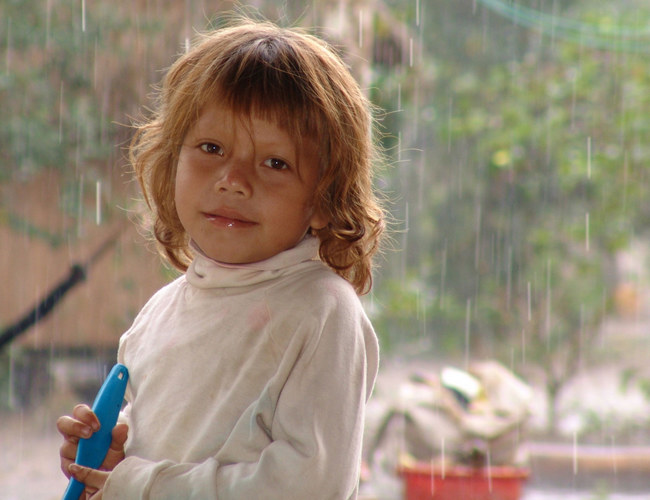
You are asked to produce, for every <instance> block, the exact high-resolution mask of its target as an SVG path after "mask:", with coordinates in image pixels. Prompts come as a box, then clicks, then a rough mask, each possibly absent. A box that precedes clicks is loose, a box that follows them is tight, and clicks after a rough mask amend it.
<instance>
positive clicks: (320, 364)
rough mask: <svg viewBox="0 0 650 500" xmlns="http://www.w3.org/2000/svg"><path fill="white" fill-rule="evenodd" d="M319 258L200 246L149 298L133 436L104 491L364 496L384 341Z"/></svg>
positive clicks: (138, 340) (136, 353)
mask: <svg viewBox="0 0 650 500" xmlns="http://www.w3.org/2000/svg"><path fill="white" fill-rule="evenodd" d="M317 255H318V240H317V239H316V238H313V237H307V238H306V239H305V240H303V241H302V242H301V243H300V244H299V245H298V246H296V247H295V248H292V249H290V250H287V251H285V252H282V253H281V254H278V255H276V256H274V257H272V258H270V259H268V260H266V261H263V262H259V263H254V264H247V265H242V266H229V265H223V264H219V263H217V262H214V261H212V260H210V259H209V258H207V257H206V256H204V255H202V254H200V253H199V254H198V255H197V256H196V258H195V259H194V261H193V262H192V264H191V265H190V267H189V269H188V271H187V272H186V273H185V275H184V276H181V277H180V278H178V279H176V280H175V281H173V282H172V283H170V284H169V285H167V286H166V287H164V288H162V289H161V290H159V291H158V292H157V293H156V294H155V295H154V296H153V297H152V298H151V299H150V300H149V302H148V303H147V304H146V305H145V307H144V308H143V309H142V310H141V311H140V313H139V314H138V316H137V317H136V319H135V321H134V323H133V325H132V327H131V328H130V329H129V330H128V331H127V332H126V333H125V334H124V335H123V336H122V338H121V340H120V347H119V352H118V360H119V361H120V362H121V363H124V364H125V365H126V366H127V368H128V369H129V375H130V378H129V387H128V390H127V406H126V407H125V409H124V412H123V415H122V418H123V420H124V421H126V423H127V424H128V425H129V438H128V441H127V444H126V458H125V459H124V460H123V461H122V462H120V464H118V466H117V467H116V468H115V469H114V470H113V471H112V472H111V474H110V475H109V478H108V481H107V482H106V485H105V488H104V495H103V496H104V498H105V499H107V500H111V499H151V500H154V499H155V500H158V499H170V500H171V499H173V500H178V499H197V500H199V499H200V500H208V499H219V500H231V499H238V500H256V499H263V500H273V499H282V500H293V499H295V500H302V499H304V500H308V499H309V500H314V499H318V500H320V499H342V500H346V499H350V498H355V497H356V494H357V485H358V480H359V469H360V462H361V445H362V434H363V423H364V409H365V404H366V401H367V400H368V398H369V397H370V393H371V391H372V387H373V384H374V380H375V376H376V373H377V366H378V347H377V339H376V336H375V333H374V331H373V329H372V326H371V325H370V322H369V321H368V319H367V317H366V315H365V313H364V311H363V308H362V305H361V303H360V301H359V298H358V297H357V295H356V293H355V291H354V289H353V288H352V286H351V285H350V284H349V283H348V282H347V281H345V280H344V279H343V278H341V277H339V276H338V275H336V274H335V273H334V272H332V271H331V270H330V269H329V268H328V267H327V266H326V265H325V264H323V263H322V262H321V261H320V260H318V257H317Z"/></svg>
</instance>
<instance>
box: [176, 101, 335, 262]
mask: <svg viewBox="0 0 650 500" xmlns="http://www.w3.org/2000/svg"><path fill="white" fill-rule="evenodd" d="M318 165H319V158H318V148H317V146H316V144H315V143H314V142H313V141H311V140H308V139H303V140H302V143H301V145H300V148H298V145H297V143H296V142H294V140H292V138H291V137H290V136H289V135H288V134H287V132H286V131H285V130H283V129H282V128H280V127H278V125H277V124H275V123H272V122H268V121H265V120H262V119H260V118H258V117H255V116H252V117H251V119H250V120H248V119H246V120H241V119H239V118H238V117H235V116H234V115H233V113H232V112H231V110H230V109H229V108H228V107H225V106H222V105H220V104H217V103H210V104H208V105H206V106H205V108H204V109H203V110H202V112H201V114H200V115H199V119H198V120H197V122H196V123H195V124H194V126H193V127H192V128H191V129H190V130H189V131H188V133H187V135H186V136H185V140H184V142H183V145H182V147H181V151H180V155H179V159H178V168H177V173H176V195H175V200H176V211H177V212H178V216H179V218H180V221H181V223H182V224H183V227H184V228H185V230H186V231H187V233H188V234H189V235H190V237H191V238H192V239H193V240H194V241H195V242H196V243H197V244H198V246H199V247H200V248H201V250H203V252H204V253H205V254H207V255H208V256H209V257H211V258H212V259H215V260H217V261H220V262H225V263H230V264H243V263H250V262H257V261H260V260H264V259H267V258H269V257H272V256H273V255H275V254H277V253H279V252H282V251H283V250H287V249H289V248H291V247H293V246H295V245H296V244H297V243H299V242H300V240H301V239H302V238H303V237H304V236H305V234H306V232H307V230H308V229H309V227H313V228H314V229H321V228H322V227H324V226H325V225H326V223H327V221H326V220H325V219H324V218H323V216H322V215H321V214H320V213H318V211H316V210H315V209H314V192H315V189H316V185H317V183H318V178H319V168H318Z"/></svg>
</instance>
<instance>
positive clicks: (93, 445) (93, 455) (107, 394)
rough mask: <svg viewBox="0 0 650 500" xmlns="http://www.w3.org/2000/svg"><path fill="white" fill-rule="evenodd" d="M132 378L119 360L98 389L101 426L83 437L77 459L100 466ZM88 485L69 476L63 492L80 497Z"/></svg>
mask: <svg viewBox="0 0 650 500" xmlns="http://www.w3.org/2000/svg"><path fill="white" fill-rule="evenodd" d="M128 379H129V372H128V370H127V369H126V366H124V365H122V364H120V363H118V364H116V365H115V366H114V367H113V369H112V370H111V371H110V373H109V374H108V377H106V380H105V381H104V384H103V385H102V387H101V389H99V392H98V393H97V397H96V398H95V402H94V403H93V408H92V409H93V412H95V415H97V418H98V419H99V423H100V424H101V427H100V429H99V430H98V431H97V432H95V433H93V435H92V436H90V437H89V438H88V439H80V440H79V447H78V448H77V458H76V459H75V462H76V463H78V464H79V465H83V466H84V467H90V468H92V469H97V468H99V466H100V465H101V464H102V462H103V461H104V458H106V454H107V453H108V448H109V447H110V445H111V431H112V430H113V427H115V424H116V423H117V417H118V415H119V413H120V409H121V408H122V401H123V400H124V391H125V390H126V383H127V381H128ZM84 489H85V485H84V484H83V483H81V482H79V481H77V480H76V479H74V478H70V482H69V483H68V487H67V489H66V490H65V493H64V494H63V500H79V497H80V496H81V494H82V493H83V491H84Z"/></svg>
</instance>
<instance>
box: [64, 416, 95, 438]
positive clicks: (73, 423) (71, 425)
mask: <svg viewBox="0 0 650 500" xmlns="http://www.w3.org/2000/svg"><path fill="white" fill-rule="evenodd" d="M56 428H57V430H58V431H59V434H61V435H62V436H63V437H64V438H65V439H68V440H70V441H72V442H75V440H76V441H79V438H88V437H90V436H91V435H92V433H93V428H92V427H91V425H89V424H86V423H84V422H82V421H80V420H77V419H76V418H72V417H68V416H64V417H59V419H58V420H57V421H56Z"/></svg>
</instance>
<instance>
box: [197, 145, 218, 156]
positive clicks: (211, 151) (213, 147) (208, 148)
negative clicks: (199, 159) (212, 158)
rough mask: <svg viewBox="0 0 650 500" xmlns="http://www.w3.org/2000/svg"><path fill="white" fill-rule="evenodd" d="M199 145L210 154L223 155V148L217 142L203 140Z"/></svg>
mask: <svg viewBox="0 0 650 500" xmlns="http://www.w3.org/2000/svg"><path fill="white" fill-rule="evenodd" d="M199 147H200V148H201V150H202V151H204V152H205V153H208V154H210V155H219V156H223V148H222V147H221V146H219V145H218V144H214V143H213V142H204V143H203V144H201V145H200V146H199Z"/></svg>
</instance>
